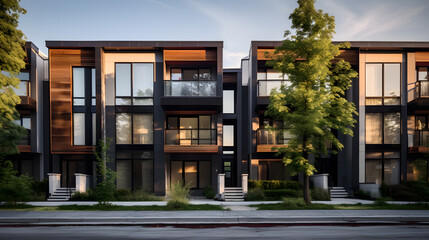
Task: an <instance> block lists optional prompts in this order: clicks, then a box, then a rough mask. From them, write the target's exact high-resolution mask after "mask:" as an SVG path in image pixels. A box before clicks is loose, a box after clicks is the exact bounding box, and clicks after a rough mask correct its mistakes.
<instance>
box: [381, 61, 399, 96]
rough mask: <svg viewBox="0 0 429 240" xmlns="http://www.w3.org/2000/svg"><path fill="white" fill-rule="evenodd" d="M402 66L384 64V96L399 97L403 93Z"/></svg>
mask: <svg viewBox="0 0 429 240" xmlns="http://www.w3.org/2000/svg"><path fill="white" fill-rule="evenodd" d="M400 84H401V64H399V63H394V64H384V96H385V97H388V96H391V97H399V96H400V95H401V94H400V91H401V85H400Z"/></svg>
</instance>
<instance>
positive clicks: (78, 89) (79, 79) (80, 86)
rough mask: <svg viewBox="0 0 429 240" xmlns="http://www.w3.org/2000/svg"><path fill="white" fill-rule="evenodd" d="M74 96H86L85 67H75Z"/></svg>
mask: <svg viewBox="0 0 429 240" xmlns="http://www.w3.org/2000/svg"><path fill="white" fill-rule="evenodd" d="M73 97H82V98H84V97H85V68H73Z"/></svg>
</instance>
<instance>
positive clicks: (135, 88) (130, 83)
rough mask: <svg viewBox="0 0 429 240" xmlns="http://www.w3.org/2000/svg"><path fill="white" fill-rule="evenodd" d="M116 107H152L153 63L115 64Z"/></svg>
mask: <svg viewBox="0 0 429 240" xmlns="http://www.w3.org/2000/svg"><path fill="white" fill-rule="evenodd" d="M115 74H116V78H115V79H116V83H115V86H116V105H153V81H154V73H153V63H116V64H115Z"/></svg>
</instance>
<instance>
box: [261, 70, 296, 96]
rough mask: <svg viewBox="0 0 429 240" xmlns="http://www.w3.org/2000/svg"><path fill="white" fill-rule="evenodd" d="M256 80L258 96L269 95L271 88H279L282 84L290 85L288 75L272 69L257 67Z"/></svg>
mask: <svg viewBox="0 0 429 240" xmlns="http://www.w3.org/2000/svg"><path fill="white" fill-rule="evenodd" d="M257 80H258V96H270V94H271V91H272V90H273V89H277V90H279V89H280V87H281V86H282V85H286V86H289V85H290V81H289V78H288V76H287V75H286V74H282V73H280V72H277V71H276V70H274V69H259V70H258V73H257Z"/></svg>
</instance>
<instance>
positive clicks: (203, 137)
mask: <svg viewBox="0 0 429 240" xmlns="http://www.w3.org/2000/svg"><path fill="white" fill-rule="evenodd" d="M165 144H166V145H216V144H217V135H216V129H174V130H165Z"/></svg>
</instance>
